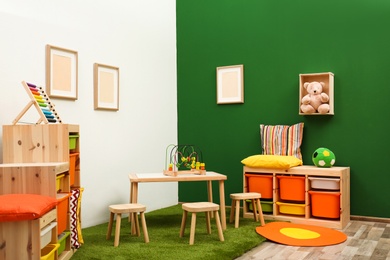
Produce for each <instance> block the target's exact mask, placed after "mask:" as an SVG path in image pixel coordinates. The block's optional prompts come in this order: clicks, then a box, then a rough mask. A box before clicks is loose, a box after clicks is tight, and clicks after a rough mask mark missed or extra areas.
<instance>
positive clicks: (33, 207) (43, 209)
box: [0, 194, 57, 222]
mask: <svg viewBox="0 0 390 260" xmlns="http://www.w3.org/2000/svg"><path fill="white" fill-rule="evenodd" d="M56 206H57V199H56V198H52V197H49V196H43V195H37V194H5V195H0V222H5V221H22V220H33V219H37V218H40V217H42V216H43V215H45V214H46V213H47V212H49V211H50V210H51V209H53V208H55V207H56Z"/></svg>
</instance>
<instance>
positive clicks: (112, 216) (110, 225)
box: [106, 212, 115, 240]
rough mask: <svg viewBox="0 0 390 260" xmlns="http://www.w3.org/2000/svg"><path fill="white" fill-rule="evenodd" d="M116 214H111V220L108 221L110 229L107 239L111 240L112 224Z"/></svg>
mask: <svg viewBox="0 0 390 260" xmlns="http://www.w3.org/2000/svg"><path fill="white" fill-rule="evenodd" d="M114 215H115V214H114V213H112V212H110V219H109V220H108V229H107V235H106V239H107V240H108V239H110V238H111V233H112V223H113V222H114Z"/></svg>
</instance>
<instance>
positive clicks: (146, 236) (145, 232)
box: [140, 212, 149, 243]
mask: <svg viewBox="0 0 390 260" xmlns="http://www.w3.org/2000/svg"><path fill="white" fill-rule="evenodd" d="M140 215H141V223H142V232H144V239H145V243H149V234H148V228H147V227H146V220H145V213H144V212H141V213H140Z"/></svg>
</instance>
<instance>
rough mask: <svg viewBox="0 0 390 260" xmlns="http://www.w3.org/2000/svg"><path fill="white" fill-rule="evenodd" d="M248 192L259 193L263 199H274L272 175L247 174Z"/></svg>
mask: <svg viewBox="0 0 390 260" xmlns="http://www.w3.org/2000/svg"><path fill="white" fill-rule="evenodd" d="M245 178H247V184H248V192H258V193H260V194H261V198H263V199H272V198H273V185H272V180H273V176H272V175H263V174H250V173H246V174H245Z"/></svg>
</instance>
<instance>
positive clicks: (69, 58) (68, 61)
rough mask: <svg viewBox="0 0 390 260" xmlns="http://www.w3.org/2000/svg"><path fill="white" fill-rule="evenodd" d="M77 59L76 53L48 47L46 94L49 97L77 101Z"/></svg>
mask: <svg viewBox="0 0 390 260" xmlns="http://www.w3.org/2000/svg"><path fill="white" fill-rule="evenodd" d="M77 59H78V55H77V52H76V51H73V50H68V49H65V48H61V47H56V46H52V45H46V92H47V94H48V95H49V97H52V98H62V99H72V100H77V98H78V89H77V87H78V86H77V85H78V72H77V71H78V68H77V66H78V65H77V63H78V60H77Z"/></svg>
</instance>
